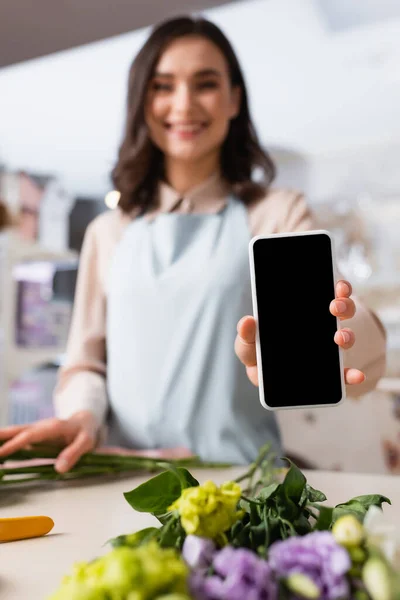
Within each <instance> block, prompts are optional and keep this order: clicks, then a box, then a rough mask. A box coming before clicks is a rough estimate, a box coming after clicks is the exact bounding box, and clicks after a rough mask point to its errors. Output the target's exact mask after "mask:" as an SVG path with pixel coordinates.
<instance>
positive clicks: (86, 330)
mask: <svg viewBox="0 0 400 600" xmlns="http://www.w3.org/2000/svg"><path fill="white" fill-rule="evenodd" d="M229 193H230V190H229V187H228V186H227V185H226V184H225V183H224V182H223V181H222V180H221V179H220V178H219V177H218V176H213V177H211V178H210V179H208V180H207V181H206V182H204V183H203V184H201V185H199V186H197V187H196V188H193V189H192V190H191V191H190V192H188V193H187V194H185V195H184V197H183V199H182V197H181V196H180V195H179V194H178V193H177V192H176V191H175V190H173V189H172V188H171V187H169V186H168V185H166V184H164V183H162V184H160V190H159V207H158V209H157V210H155V211H153V212H152V213H149V214H148V218H149V219H151V218H154V216H155V215H156V214H157V213H158V212H171V211H179V212H197V213H216V212H218V211H219V210H221V208H223V207H224V206H225V204H226V202H227V198H228V195H229ZM180 200H182V201H180ZM133 218H134V215H127V214H124V213H122V211H120V210H119V209H116V210H114V211H109V212H107V213H104V214H102V215H100V216H99V217H97V218H96V219H95V220H94V221H93V222H92V223H91V224H90V225H89V227H88V229H87V232H86V235H85V240H84V244H83V248H82V254H81V259H80V268H79V274H78V282H77V290H76V297H75V305H74V313H73V318H72V324H71V329H70V335H69V341H68V346H67V353H66V362H65V364H64V366H63V368H62V369H61V371H60V376H59V382H58V386H57V388H56V392H55V410H56V414H57V415H58V416H59V417H60V418H68V417H69V416H71V415H72V414H73V413H75V412H77V411H80V410H90V411H92V412H93V413H94V414H95V415H96V417H97V420H98V423H99V425H100V424H103V423H104V420H105V415H106V411H107V406H108V400H107V390H106V376H107V358H106V343H105V327H106V310H107V306H106V294H105V281H106V277H107V273H108V270H109V266H110V259H111V258H112V256H113V253H114V250H115V248H116V245H117V244H118V242H119V240H120V239H121V236H122V233H123V231H124V229H125V227H126V226H127V225H128V224H129V223H130V222H131V220H132V219H133ZM248 219H249V228H250V232H251V234H252V235H262V234H271V233H281V232H286V231H287V232H289V231H292V232H294V231H304V230H309V229H315V228H316V227H317V226H316V225H315V223H314V222H313V218H312V215H311V212H310V210H309V208H308V206H307V204H306V202H305V200H304V197H303V196H302V195H301V194H299V193H298V192H295V191H292V190H286V189H270V190H269V191H268V192H267V194H266V196H265V197H264V198H262V199H261V200H259V201H257V202H255V203H254V204H253V205H251V206H249V207H248ZM354 300H355V302H356V305H357V313H356V315H355V316H354V317H353V319H351V320H349V321H346V326H348V327H351V328H352V329H353V330H354V332H355V335H356V343H355V345H354V347H353V348H352V349H351V350H347V351H346V352H345V366H349V367H350V366H351V367H355V368H359V369H361V370H363V371H364V372H365V374H366V381H365V382H364V383H363V384H361V385H358V386H348V389H347V394H348V395H350V396H360V395H362V394H365V393H366V392H368V391H370V390H372V389H373V388H374V387H375V386H376V384H377V382H378V380H379V378H380V377H381V376H382V375H383V373H384V369H385V355H386V340H385V333H384V329H383V326H382V325H381V323H380V321H379V320H378V319H377V317H376V316H375V315H374V314H373V313H372V312H371V311H370V310H369V309H368V308H367V307H366V306H364V305H363V304H362V303H361V302H360V301H359V300H358V299H357V298H354ZM321 393H323V390H322V391H321Z"/></svg>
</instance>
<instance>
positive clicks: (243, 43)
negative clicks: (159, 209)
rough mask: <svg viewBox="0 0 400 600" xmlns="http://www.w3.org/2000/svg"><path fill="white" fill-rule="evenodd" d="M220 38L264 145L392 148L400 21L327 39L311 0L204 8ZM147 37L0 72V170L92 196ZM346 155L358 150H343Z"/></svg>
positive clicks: (102, 182)
mask: <svg viewBox="0 0 400 600" xmlns="http://www.w3.org/2000/svg"><path fill="white" fill-rule="evenodd" d="M206 14H207V16H209V17H210V18H211V19H213V20H214V21H215V22H216V23H217V24H219V25H220V26H221V27H222V28H223V29H224V31H225V32H226V34H227V35H228V37H229V38H230V39H231V40H232V42H233V44H234V46H235V48H236V50H237V52H238V54H239V57H240V59H241V62H242V64H243V68H244V71H245V75H246V79H247V83H248V85H249V89H250V98H251V103H252V108H253V114H254V119H255V122H256V125H257V126H258V128H259V132H260V135H261V137H262V140H263V142H264V143H265V144H267V145H268V144H269V145H272V146H276V147H283V148H289V149H295V150H299V151H301V152H303V153H305V154H307V155H308V154H309V155H311V156H312V157H316V156H317V157H318V156H320V155H321V154H324V153H327V152H335V151H337V152H342V150H343V149H346V148H347V149H348V151H349V149H351V148H357V147H360V146H361V147H363V146H364V147H365V146H368V145H371V144H375V143H377V144H384V143H391V144H393V143H396V142H397V141H400V118H399V117H400V115H399V106H400V72H399V71H400V69H399V71H398V70H397V67H398V66H400V60H399V63H397V58H399V57H400V41H399V40H400V21H391V22H388V23H386V24H382V25H380V26H379V27H378V26H375V27H372V26H370V27H368V28H363V29H360V30H352V31H351V32H346V33H340V34H337V33H336V34H332V33H331V32H330V31H328V30H327V29H326V27H325V23H324V21H323V20H322V19H321V16H320V13H319V12H318V11H317V9H316V6H315V3H314V1H313V0H248V1H244V2H240V3H234V4H232V5H225V6H224V7H221V8H218V9H213V10H210V11H208V12H207V13H206ZM146 34H147V31H143V30H142V31H139V32H133V33H131V34H127V35H122V36H119V37H117V38H113V39H111V40H107V41H104V42H101V43H96V44H91V45H89V46H86V47H83V48H80V49H75V50H71V51H68V52H63V53H60V54H58V55H54V56H51V57H48V58H45V59H40V60H35V61H31V62H29V63H26V64H22V65H18V66H16V67H11V68H8V69H4V70H3V71H0V162H4V163H6V164H7V166H10V167H12V168H28V169H31V170H34V171H42V172H46V173H47V172H49V171H50V172H54V173H56V174H59V175H60V176H61V177H62V180H63V182H64V184H65V185H66V187H67V189H68V190H69V191H71V192H72V193H80V194H103V193H104V192H105V191H106V190H107V189H109V180H108V174H109V171H110V169H111V168H112V165H113V162H114V159H115V155H116V150H117V147H118V143H119V139H120V134H121V127H122V123H123V118H124V103H125V90H126V78H127V71H128V68H129V65H130V62H131V60H132V58H133V57H134V55H135V53H136V52H137V50H138V48H139V47H140V45H141V44H142V42H143V40H144V39H145V37H146ZM355 152H358V151H357V150H355Z"/></svg>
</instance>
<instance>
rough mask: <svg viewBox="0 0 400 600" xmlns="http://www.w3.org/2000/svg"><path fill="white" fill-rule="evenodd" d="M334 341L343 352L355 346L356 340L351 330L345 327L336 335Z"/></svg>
mask: <svg viewBox="0 0 400 600" xmlns="http://www.w3.org/2000/svg"><path fill="white" fill-rule="evenodd" d="M334 340H335V342H336V343H337V345H338V346H340V347H341V348H343V350H348V349H349V348H351V347H352V346H353V345H354V342H355V341H356V338H355V335H354V332H353V331H352V330H351V329H349V328H348V327H344V328H343V329H339V331H337V332H336V333H335V337H334Z"/></svg>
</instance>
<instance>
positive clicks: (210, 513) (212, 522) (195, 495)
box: [169, 481, 243, 539]
mask: <svg viewBox="0 0 400 600" xmlns="http://www.w3.org/2000/svg"><path fill="white" fill-rule="evenodd" d="M241 491H242V490H241V488H240V486H239V485H238V484H237V483H234V482H233V481H228V482H227V483H224V484H222V485H221V486H220V487H217V486H216V484H215V483H214V482H213V481H206V482H205V483H204V484H203V485H198V486H196V487H191V488H186V489H184V490H183V492H182V494H181V496H180V497H179V498H178V500H176V501H175V502H174V503H173V504H172V505H171V506H170V507H169V510H177V511H178V512H179V515H180V518H181V523H182V527H183V528H184V530H185V531H186V533H187V534H191V535H197V536H200V537H207V538H211V539H215V538H217V537H218V536H219V535H220V534H223V533H224V532H225V531H227V530H228V529H229V528H230V527H231V526H232V525H233V523H235V522H236V521H237V520H238V519H240V518H241V517H242V515H243V511H238V510H237V504H238V502H239V498H240V494H241Z"/></svg>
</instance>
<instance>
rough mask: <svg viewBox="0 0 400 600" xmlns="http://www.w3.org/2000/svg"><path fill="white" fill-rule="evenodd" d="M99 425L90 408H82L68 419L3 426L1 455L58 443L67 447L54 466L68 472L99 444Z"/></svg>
mask: <svg viewBox="0 0 400 600" xmlns="http://www.w3.org/2000/svg"><path fill="white" fill-rule="evenodd" d="M98 429H99V428H98V424H97V421H96V418H95V416H94V415H93V413H91V412H90V411H86V410H82V411H80V412H78V413H75V414H74V415H72V417H70V418H69V419H56V418H52V419H44V420H42V421H37V422H35V423H29V424H27V425H14V426H11V427H5V428H4V429H0V441H2V442H3V445H2V446H0V458H3V457H6V456H8V455H10V454H13V453H14V452H16V451H17V450H21V449H22V448H26V447H27V446H28V447H29V446H30V445H31V444H39V443H57V444H60V445H63V446H65V448H63V449H62V450H61V452H60V454H59V455H58V457H57V459H56V462H55V465H54V468H55V469H56V471H58V472H59V473H65V472H66V471H68V470H69V469H71V467H73V466H74V465H75V463H76V462H77V461H78V460H79V458H80V457H81V456H82V454H85V453H86V452H90V451H91V450H93V448H94V447H95V446H96V442H97V435H98Z"/></svg>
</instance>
